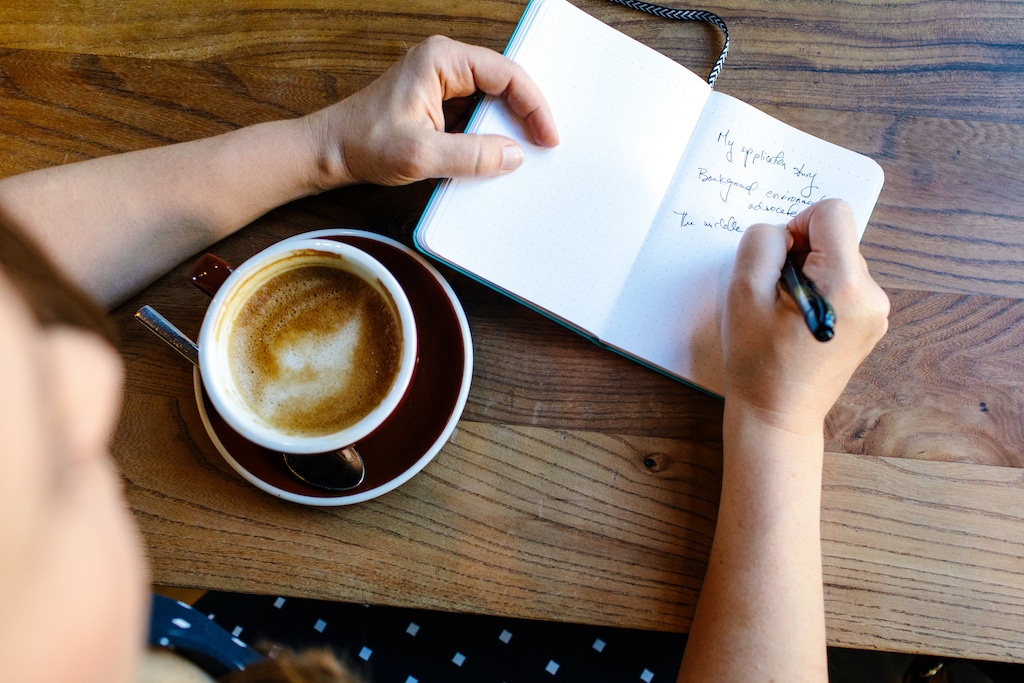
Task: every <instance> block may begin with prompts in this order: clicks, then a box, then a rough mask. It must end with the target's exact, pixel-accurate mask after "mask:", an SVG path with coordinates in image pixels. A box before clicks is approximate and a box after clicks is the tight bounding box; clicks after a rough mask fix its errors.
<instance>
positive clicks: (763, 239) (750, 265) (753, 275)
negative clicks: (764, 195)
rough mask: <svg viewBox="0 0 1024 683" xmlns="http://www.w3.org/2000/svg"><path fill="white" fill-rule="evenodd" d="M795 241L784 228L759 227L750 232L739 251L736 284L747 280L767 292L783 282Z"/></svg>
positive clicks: (742, 240) (760, 224) (744, 235)
mask: <svg viewBox="0 0 1024 683" xmlns="http://www.w3.org/2000/svg"><path fill="white" fill-rule="evenodd" d="M791 242H792V237H791V236H790V234H789V232H788V231H787V230H786V229H785V228H782V227H778V226H773V225H767V224H764V223H759V224H757V225H752V226H750V227H749V228H747V230H746V232H744V233H743V238H742V239H741V240H740V244H739V247H737V250H736V265H735V268H734V273H735V275H734V276H733V278H734V280H740V281H743V280H746V281H749V282H750V283H751V284H754V283H757V284H756V285H754V286H755V288H757V289H760V290H761V291H767V289H768V288H769V286H770V287H774V286H775V283H777V282H778V280H779V273H780V272H781V271H782V264H783V263H784V262H785V260H786V253H787V252H788V251H789V248H790V243H791Z"/></svg>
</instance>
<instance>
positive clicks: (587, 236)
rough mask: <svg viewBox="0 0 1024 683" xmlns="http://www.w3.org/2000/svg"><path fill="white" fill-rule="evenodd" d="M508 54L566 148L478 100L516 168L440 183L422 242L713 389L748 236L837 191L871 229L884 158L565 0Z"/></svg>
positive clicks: (717, 385) (421, 230) (484, 122)
mask: <svg viewBox="0 0 1024 683" xmlns="http://www.w3.org/2000/svg"><path fill="white" fill-rule="evenodd" d="M505 54H506V55H508V56H509V57H510V58H512V59H514V60H515V61H517V62H519V63H520V64H522V65H523V66H524V67H525V69H526V71H527V72H528V73H529V74H530V76H531V77H532V78H533V79H534V80H535V81H536V82H537V83H538V85H539V86H540V88H541V89H542V91H543V92H544V94H545V96H546V97H547V99H548V102H549V103H550V105H551V108H552V110H553V112H554V116H555V121H556V123H557V125H558V128H559V134H560V137H561V144H560V145H559V146H558V147H556V148H554V149H543V148H540V147H537V146H535V145H532V144H531V143H530V142H529V139H528V137H527V135H526V133H525V132H524V129H523V126H522V124H521V122H520V121H519V120H518V119H517V118H516V117H515V116H514V115H513V114H511V113H510V111H509V110H508V109H507V107H506V105H505V104H504V102H503V101H501V100H500V99H497V98H490V97H488V98H485V100H484V101H483V102H482V103H481V105H480V106H479V107H478V109H477V111H476V112H475V113H474V115H473V118H472V120H471V121H470V124H469V126H468V128H467V132H471V133H500V134H503V135H508V136H511V137H513V138H516V139H517V140H520V141H521V142H522V143H523V146H524V148H525V149H526V162H525V163H524V165H523V166H522V167H521V168H520V169H519V170H517V171H515V172H514V173H511V174H509V175H507V176H503V177H500V178H493V179H456V180H447V181H444V182H443V183H442V184H441V185H439V186H438V188H437V190H436V191H435V193H434V195H433V197H432V198H431V200H430V203H429V204H428V206H427V209H426V211H425V212H424V214H423V217H422V219H421V220H420V223H419V226H418V227H417V230H416V234H415V241H416V244H417V246H418V247H419V248H420V249H421V250H422V251H424V252H425V253H427V254H429V255H431V256H433V257H435V258H438V259H440V260H442V261H444V262H445V263H447V264H449V265H451V266H452V267H454V268H456V269H458V270H460V271H462V272H465V273H467V274H469V275H470V276H472V277H474V278H476V279H478V280H480V281H482V282H484V283H486V284H488V285H490V286H492V287H495V288H497V289H498V290H500V291H503V292H505V293H506V294H508V295H510V296H512V297H514V298H516V299H517V300H519V301H521V302H523V303H524V304H526V305H528V306H531V307H533V308H535V309H536V310H539V311H541V312H542V313H544V314H546V315H548V316H550V317H552V318H554V319H556V320H558V321H559V322H562V323H563V324H565V325H567V326H569V327H571V328H572V329H574V330H576V331H577V332H579V333H581V334H583V335H586V336H588V337H590V338H592V339H593V340H594V341H595V342H597V343H599V344H601V345H603V346H605V347H608V348H611V349H613V350H616V351H618V352H620V353H623V354H626V355H627V356H630V357H632V358H634V359H636V360H637V361H639V362H642V363H644V364H646V365H648V366H650V367H653V368H655V369H657V370H660V371H662V372H664V373H666V374H669V375H671V376H673V377H676V378H678V379H680V380H683V381H686V382H688V383H690V384H693V385H695V386H697V387H699V388H701V389H704V390H705V391H708V392H710V393H714V394H721V393H722V390H723V387H722V381H723V380H722V352H721V342H720V334H719V330H720V320H721V315H722V306H723V303H724V295H725V289H726V285H727V282H728V279H729V275H730V273H731V270H732V264H733V260H734V255H735V250H736V245H737V244H738V242H739V239H740V237H741V235H742V233H743V230H744V229H745V228H746V227H747V226H748V225H751V224H753V223H757V222H767V223H785V222H786V221H787V220H788V219H789V218H790V217H791V216H793V215H796V213H797V212H799V211H800V210H801V209H803V208H805V207H806V206H808V205H810V204H811V203H813V202H815V201H818V200H820V199H824V198H826V197H840V198H842V199H845V200H846V201H847V202H849V203H850V204H851V206H852V207H853V209H854V213H855V215H856V220H857V223H858V226H859V229H860V231H861V233H862V234H863V231H864V228H865V227H866V226H867V223H868V219H869V217H870V215H871V211H872V210H873V208H874V205H875V202H876V201H877V199H878V195H879V193H880V191H881V188H882V180H883V174H882V169H881V168H880V167H879V166H878V164H876V163H875V162H874V161H872V160H871V159H869V158H867V157H865V156H862V155H860V154H857V153H856V152H852V151H850V150H847V149H844V148H842V147H839V146H837V145H834V144H831V143H829V142H826V141H824V140H820V139H818V138H816V137H814V136H811V135H808V134H806V133H803V132H801V131H799V130H797V129H795V128H793V127H791V126H788V125H786V124H784V123H782V122H781V121H778V120H777V119H775V118H773V117H771V116H769V115H767V114H765V113H763V112H761V111H759V110H758V109H755V108H754V107H751V106H750V105H747V104H745V103H743V102H741V101H740V100H737V99H735V98H733V97H730V96H728V95H724V94H722V93H717V92H713V91H712V90H711V88H710V87H709V86H708V84H707V83H706V82H704V81H703V80H702V79H701V78H700V77H699V76H697V75H696V74H694V73H692V72H691V71H689V70H687V69H686V68H685V67H683V66H681V65H679V64H677V63H676V62H674V61H672V60H671V59H669V58H667V57H665V56H664V55H662V54H660V53H658V52H656V51H654V50H651V49H650V48H648V47H646V46H645V45H643V44H641V43H639V42H637V41H635V40H633V39H631V38H629V37H628V36H626V35H624V34H622V33H620V32H618V31H616V30H615V29H613V28H611V27H609V26H607V25H605V24H603V23H601V22H600V21H598V20H597V19H595V18H593V17H591V16H590V15H588V14H587V13H586V12H584V11H582V10H580V9H578V8H576V7H575V6H573V5H571V4H570V3H568V2H566V1H565V0H533V1H532V2H531V3H530V4H529V6H528V7H527V9H526V11H525V13H524V14H523V17H522V19H521V20H520V23H519V25H518V27H517V28H516V31H515V33H514V34H513V37H512V40H511V42H510V43H509V45H508V48H507V49H506V51H505ZM840 324H841V322H840Z"/></svg>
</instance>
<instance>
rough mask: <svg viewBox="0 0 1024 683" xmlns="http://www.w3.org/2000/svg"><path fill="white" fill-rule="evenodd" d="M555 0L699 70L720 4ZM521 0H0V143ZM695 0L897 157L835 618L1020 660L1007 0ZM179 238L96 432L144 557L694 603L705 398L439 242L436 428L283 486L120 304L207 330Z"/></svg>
mask: <svg viewBox="0 0 1024 683" xmlns="http://www.w3.org/2000/svg"><path fill="white" fill-rule="evenodd" d="M575 1H576V2H577V3H578V4H579V5H581V6H582V7H584V8H585V9H586V10H587V11H589V12H591V13H593V14H595V15H597V16H598V17H600V18H601V19H603V20H605V21H606V22H608V23H611V24H613V25H615V26H617V27H618V28H620V29H621V30H623V31H625V32H627V33H629V34H631V35H633V36H634V37H637V38H639V39H641V40H643V41H644V42H646V43H648V44H649V45H651V46H653V47H656V48H658V49H660V50H663V51H664V52H666V53H668V54H669V55H671V56H672V57H674V58H676V59H677V60H679V61H680V62H682V63H683V64H685V65H687V66H689V67H690V68H692V69H694V70H695V71H699V72H706V70H707V69H708V68H709V67H710V65H711V62H712V61H713V54H716V53H717V49H718V44H719V43H718V41H719V36H718V34H717V33H716V32H714V30H713V29H710V28H706V27H703V26H701V25H687V24H677V23H673V22H667V21H661V20H656V19H652V18H649V17H646V16H644V15H641V14H638V13H635V12H632V11H629V10H626V9H623V8H620V7H617V6H613V5H611V4H609V3H605V2H599V1H598V0H575ZM523 4H524V3H523V1H522V0H515V1H508V0H500V1H499V0H469V1H467V2H458V3H450V2H441V1H440V0H417V1H411V0H404V1H402V2H398V1H396V0H375V1H374V2H366V1H359V0H331V2H327V1H326V0H291V1H290V2H270V1H269V0H247V1H246V2H241V1H240V2H236V3H223V2H219V1H217V0H195V1H194V2H191V3H165V2H156V1H155V0H94V1H93V2H90V3H65V2H54V1H51V2H46V1H45V0H44V1H42V2H41V1H40V0H6V1H5V2H4V3H3V5H2V7H0V149H2V150H3V155H2V158H0V164H2V169H0V173H3V174H5V175H7V174H13V173H16V172H20V171H23V170H27V169H31V168H38V167H43V166H50V165H54V164H60V163H64V162H70V161H75V160H79V159H86V158H90V157H95V156H99V155H105V154H110V153H114V152H122V151H126V150H131V149H137V148H141V147H148V146H153V145H159V144H165V143H171V142H175V141H179V140H187V139H191V138H195V137H199V136H206V135H211V134H215V133H219V132H222V131H226V130H229V129H232V128H235V127H237V126H241V125H245V124H251V123H255V122H258V121H263V120H268V119H276V118H281V117H289V116H294V115H299V114H303V113H306V112H309V111H312V110H314V109H316V108H318V107H321V106H323V105H326V104H328V103H330V102H332V101H334V100H336V99H337V98H339V97H343V96H345V95H347V94H349V93H351V92H353V91H355V90H356V89H358V88H360V87H362V86H364V85H366V84H367V83H368V82H370V81H371V80H372V79H373V78H374V77H375V76H376V75H377V74H379V73H380V72H381V71H382V70H383V69H384V68H385V67H386V66H387V65H388V64H389V63H391V62H392V61H393V60H395V59H396V58H397V57H398V56H399V55H401V54H402V53H403V52H404V51H405V50H406V49H407V48H408V47H410V46H411V45H413V44H414V43H416V42H418V41H419V40H420V39H422V38H424V37H426V36H428V35H430V34H433V33H444V34H447V35H450V36H452V37H454V38H458V39H461V40H465V41H469V42H476V43H480V44H483V45H486V46H489V47H492V48H496V49H501V48H502V47H503V46H504V44H505V42H506V40H507V39H508V37H509V36H510V35H511V32H512V29H513V27H514V25H515V21H516V20H517V18H518V16H519V14H520V13H521V11H522V8H523ZM704 7H705V8H707V9H710V10H712V11H714V12H716V13H718V14H720V15H721V16H722V17H724V18H725V19H726V20H727V21H728V23H729V26H730V28H731V29H732V37H733V48H732V52H731V54H730V56H729V60H728V61H727V63H726V68H725V71H724V72H723V75H722V77H721V79H720V80H719V83H718V89H719V90H721V91H724V92H727V93H730V94H733V95H735V96H738V97H740V98H741V99H743V100H746V101H747V102H750V103H752V104H754V105H756V106H759V107H761V108H762V109H764V110H765V111H767V112H769V113H770V114H772V115H774V116H776V117H778V118H781V119H783V120H785V121H787V122H789V123H792V124H794V125H796V126H798V127H800V128H802V129H804V130H807V131H809V132H811V133H814V134H816V135H819V136H821V137H824V138H826V139H829V140H832V141H834V142H836V143H838V144H840V145H843V146H846V147H850V148H852V149H855V150H858V151H860V152H863V153H866V154H868V155H870V156H872V157H873V158H875V159H876V160H878V162H879V163H880V164H881V165H882V166H883V167H884V169H885V172H886V176H887V179H886V185H885V189H884V191H883V192H882V196H881V199H880V201H879V204H878V207H877V209H876V211H875V213H874V216H873V220H872V222H871V225H870V227H869V228H868V230H867V233H866V235H865V237H864V243H863V244H864V253H865V254H866V256H867V258H868V261H869V263H870V266H871V269H872V271H873V273H874V275H875V277H876V278H877V279H878V280H879V282H880V283H881V284H882V285H883V286H884V287H885V288H886V289H887V291H888V293H889V295H890V297H891V299H892V303H893V312H892V318H891V321H892V326H891V331H890V332H889V334H888V336H887V337H886V338H885V339H884V340H883V341H882V343H881V344H880V345H879V347H878V349H877V350H876V351H875V352H874V353H873V354H872V356H871V357H870V358H869V359H868V361H867V362H866V363H865V364H864V366H863V367H862V368H861V369H860V371H858V373H857V374H856V376H855V377H854V379H853V381H852V382H851V384H850V386H849V388H848V390H847V391H846V393H845V394H844V395H843V397H842V398H841V399H840V401H839V403H838V405H837V407H836V408H835V410H834V412H833V413H832V415H831V417H830V418H829V421H828V427H827V429H828V434H827V450H828V455H827V457H826V465H825V467H826V472H825V490H824V502H823V527H822V533H823V534H824V539H825V545H824V553H825V581H826V584H827V585H826V599H827V609H828V634H829V641H830V643H832V644H835V645H843V646H854V647H864V648H879V649H888V650H901V651H909V652H930V653H944V654H951V655H959V656H970V657H979V658H988V659H1003V660H1016V661H1024V571H1022V570H1024V560H1022V557H1024V351H1022V350H1021V346H1022V344H1024V301H1022V300H1021V298H1022V297H1024V4H1021V3H1019V2H1016V0H1007V1H999V0H957V1H956V2H952V1H947V0H919V1H918V2H906V1H899V2H881V1H878V2H871V1H869V0H860V1H854V0H837V1H836V2H829V3H822V2H818V1H817V0H785V1H780V2H773V3H762V2H752V1H751V0H715V1H713V2H708V3H706V4H704ZM429 192H430V186H429V185H428V184H426V183H423V184H420V185H417V186H413V187H408V188H402V189H379V188H372V187H361V188H353V189H348V190H344V191H337V192H331V193H327V194H325V195H322V196H319V197H316V198H312V199H309V200H305V201H300V202H296V203H295V204H293V205H290V206H286V207H283V208H281V209H280V210H277V211H275V212H273V213H271V214H270V215H268V216H266V217H264V218H262V219H260V220H259V221H257V222H256V223H255V224H253V225H252V226H250V227H248V228H246V229H245V230H243V231H241V232H240V233H238V234H237V235H235V236H233V237H231V238H230V239H227V240H225V241H224V242H223V243H221V244H219V245H217V246H216V247H215V249H214V250H213V251H215V252H216V253H218V254H220V255H221V256H223V257H225V258H227V259H228V260H235V261H236V262H237V261H240V260H241V259H243V258H244V257H246V256H248V255H250V254H252V253H254V252H255V251H257V250H258V249H260V248H262V247H265V246H267V245H269V244H271V243H273V242H274V241H276V240H279V239H281V238H283V237H286V236H290V235H293V234H296V233H300V232H305V231H308V230H313V229H317V228H322V227H331V226H339V225H341V226H350V227H356V228H362V229H366V230H371V231H376V232H379V233H383V234H387V235H390V236H393V237H397V238H398V239H401V240H403V241H405V242H408V241H409V239H410V234H411V230H412V228H413V226H414V224H415V221H416V217H417V215H418V213H419V212H420V211H421V210H422V208H423V206H424V205H425V202H426V200H427V197H428V195H429ZM68 229H74V228H73V226H69V228H68ZM187 265H188V264H183V265H182V266H181V267H180V268H178V269H176V270H175V271H174V272H172V273H170V274H169V275H168V276H167V277H165V278H164V279H162V280H160V281H159V282H157V283H156V284H154V285H153V286H152V287H150V288H149V289H148V290H146V291H145V292H143V293H142V294H141V295H140V296H138V297H136V298H135V299H133V300H132V301H130V302H129V303H127V304H126V305H124V306H123V307H121V308H120V309H118V310H117V311H115V312H114V317H115V319H116V321H117V324H118V326H119V328H120V331H121V335H122V339H123V341H122V352H123V354H124V358H125V360H126V362H127V368H128V380H127V394H126V399H125V405H124V416H123V419H122V421H121V423H120V426H119V428H118V431H117V434H116V438H115V442H114V448H113V450H114V456H115V458H116V459H117V461H118V463H119V464H120V467H121V471H122V472H123V476H124V483H125V487H126V489H127V496H128V500H129V501H130V504H131V506H132V508H133V510H134V512H135V516H136V518H137V519H138V523H139V524H140V526H141V528H142V530H143V533H144V535H145V539H146V542H147V544H148V546H149V552H150V556H151V558H152V567H153V574H154V578H155V580H156V581H157V582H160V583H164V584H171V585H182V586H196V587H204V588H218V589H227V590H236V591H251V592H265V593H279V594H287V595H301V596H311V597H319V598H331V599H339V600H351V601H366V602H374V603H386V604H395V605H416V606H422V607H429V608H437V609H443V610H464V611H473V612H485V613H494V614H506V615H515V616H524V617H531V618H539V619H556V620H569V621H578V622H588V623H593V624H607V625H615V626H628V627H639V628H649V629H665V630H686V629H687V628H688V627H689V624H690V619H691V616H692V613H693V607H694V603H695V600H696V598H697V593H698V590H699V588H700V583H701V578H702V576H703V572H704V567H705V561H706V557H707V553H708V548H709V545H710V542H711V537H712V532H713V530H714V525H715V515H716V506H717V499H718V486H719V476H720V449H721V439H720V429H721V412H722V405H721V403H720V402H719V401H717V400H715V399H712V398H709V397H707V396H704V395H702V394H700V393H698V392H696V391H693V390H691V389H689V388H687V387H685V386H683V385H681V384H678V383H676V382H673V381H671V380H669V379H666V378H665V377H662V376H660V375H657V374H655V373H653V372H651V371H648V370H646V369H644V368H641V367H640V366H638V365H635V364H633V363H630V362H629V361H626V360H624V359H622V358H619V357H618V356H615V355H613V354H611V353H607V352H604V351H601V350H599V349H597V348H596V347H594V346H592V345H590V344H589V343H588V342H587V341H585V340H583V339H582V338H580V337H577V336H575V335H574V334H572V333H570V332H568V331H566V330H564V329H563V328H561V327H559V326H558V325H556V324H555V323H553V322H550V321H548V320H546V319H544V318H542V317H540V316H538V315H536V314H534V313H532V312H530V311H527V310H525V309H524V308H521V307H519V306H517V305H515V304H513V303H510V302H509V301H507V300H505V299H504V298H502V297H501V296H499V295H497V294H494V293H492V292H490V291H488V290H486V289H484V288H483V287H481V286H479V285H476V284H474V283H472V282H469V281H467V280H466V279H464V278H462V277H458V276H456V275H454V274H451V273H450V272H449V273H447V274H448V275H449V276H450V281H451V282H452V284H453V286H454V287H455V289H456V291H457V293H458V295H459V296H460V297H461V300H462V302H463V304H464V306H465V308H466V310H467V313H468V315H469V319H470V322H471V326H472V330H473V335H474V339H475V344H474V347H475V354H476V370H475V376H474V378H473V387H472V391H471V393H470V397H469V404H468V406H467V409H466V411H465V414H464V419H463V421H462V422H461V424H460V425H459V429H458V432H457V434H456V435H455V437H454V439H453V440H452V441H451V443H449V444H448V445H447V446H446V447H445V448H444V450H443V451H442V452H441V453H440V454H439V455H438V457H437V458H436V459H435V460H434V461H433V462H432V463H431V464H430V465H429V466H428V467H427V468H426V469H425V470H424V471H423V473H422V474H420V475H419V476H417V477H416V478H415V479H413V480H412V481H411V482H409V483H408V484H406V485H404V486H402V487H401V488H399V489H398V490H396V491H394V492H392V493H389V494H387V495H385V496H383V497H382V498H380V499H377V500H375V501H372V502H370V503H366V504H362V505H358V506H353V507H347V508H332V509H312V508H307V507H300V506H297V505H293V504H288V503H284V502H281V501H279V500H277V499H275V498H272V497H270V496H268V495H266V494H264V493H262V492H259V491H257V490H256V489H254V488H253V487H252V486H250V485H249V484H247V483H245V482H244V481H243V480H241V479H240V478H239V477H238V476H237V475H236V474H235V473H234V471H233V470H231V469H230V468H229V467H228V466H227V465H226V464H225V463H224V461H223V460H222V459H221V457H220V456H219V455H218V454H217V452H216V450H215V449H214V448H213V446H212V445H211V443H210V440H209V439H208V438H207V436H206V434H205V432H204V430H203V427H202V424H201V423H200V419H199V416H198V413H197V409H196V405H195V402H194V399H193V394H192V381H191V377H192V375H191V370H190V369H189V368H188V367H187V366H186V365H185V364H184V363H183V362H182V361H181V360H180V359H179V358H178V357H177V356H176V355H175V354H174V353H173V352H172V351H170V350H169V349H168V348H166V347H165V346H163V345H162V344H160V343H158V342H156V341H155V340H154V339H153V338H152V337H151V336H150V335H149V333H148V332H146V331H145V330H143V329H142V328H141V327H140V326H138V325H137V324H136V323H134V322H133V321H132V320H131V314H132V313H133V312H134V311H135V310H136V309H137V308H138V307H139V306H140V305H141V304H143V303H150V304H153V305H154V306H156V307H157V308H158V309H159V310H161V311H162V312H163V313H164V314H165V315H167V316H168V317H169V318H171V319H172V320H173V321H175V322H176V323H177V324H178V325H179V326H180V327H182V329H184V330H185V331H186V332H188V333H190V334H192V335H195V334H196V333H197V332H198V329H199V323H200V320H201V315H202V311H203V307H204V299H203V297H202V295H201V294H199V293H198V292H197V291H194V290H192V289H191V288H190V287H189V286H187V285H186V284H185V282H184V279H183V278H184V272H185V270H186V268H187Z"/></svg>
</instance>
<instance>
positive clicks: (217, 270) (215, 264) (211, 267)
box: [188, 254, 232, 298]
mask: <svg viewBox="0 0 1024 683" xmlns="http://www.w3.org/2000/svg"><path fill="white" fill-rule="evenodd" d="M231 271H232V268H231V266H229V265H228V264H227V262H226V261H224V260H223V259H221V258H219V257H217V256H214V255H213V254H203V255H202V256H200V257H199V260H198V261H196V264H195V265H194V266H192V270H190V271H189V274H188V279H189V280H191V281H192V284H194V285H195V286H196V287H198V288H199V289H201V290H202V291H203V292H205V293H206V294H207V296H209V297H211V298H212V297H213V296H214V295H215V294H216V293H217V290H218V289H220V286H221V285H222V284H224V281H225V280H227V279H228V275H231Z"/></svg>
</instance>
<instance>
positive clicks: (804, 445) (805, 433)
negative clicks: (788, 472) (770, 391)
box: [723, 396, 825, 459]
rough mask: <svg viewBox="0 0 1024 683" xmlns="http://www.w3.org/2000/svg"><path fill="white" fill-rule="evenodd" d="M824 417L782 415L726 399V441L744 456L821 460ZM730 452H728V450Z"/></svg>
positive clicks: (781, 413) (813, 413)
mask: <svg viewBox="0 0 1024 683" xmlns="http://www.w3.org/2000/svg"><path fill="white" fill-rule="evenodd" d="M824 434H825V421H824V417H822V416H819V415H818V414H817V412H814V411H810V412H807V413H800V412H792V413H790V412H783V411H777V410H771V409H767V408H764V407H762V406H758V405H756V404H753V403H750V402H748V401H744V400H742V399H735V398H730V397H728V396H727V397H726V400H725V413H724V418H723V438H724V440H725V442H726V444H727V445H728V444H729V443H732V444H738V445H740V446H741V447H740V448H739V449H738V451H739V452H742V453H752V454H758V457H760V454H765V453H767V454H773V453H781V454H787V453H800V454H803V455H806V456H815V457H817V458H819V459H820V458H821V457H822V455H823V452H824V444H825V436H824ZM727 450H728V449H727Z"/></svg>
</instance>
